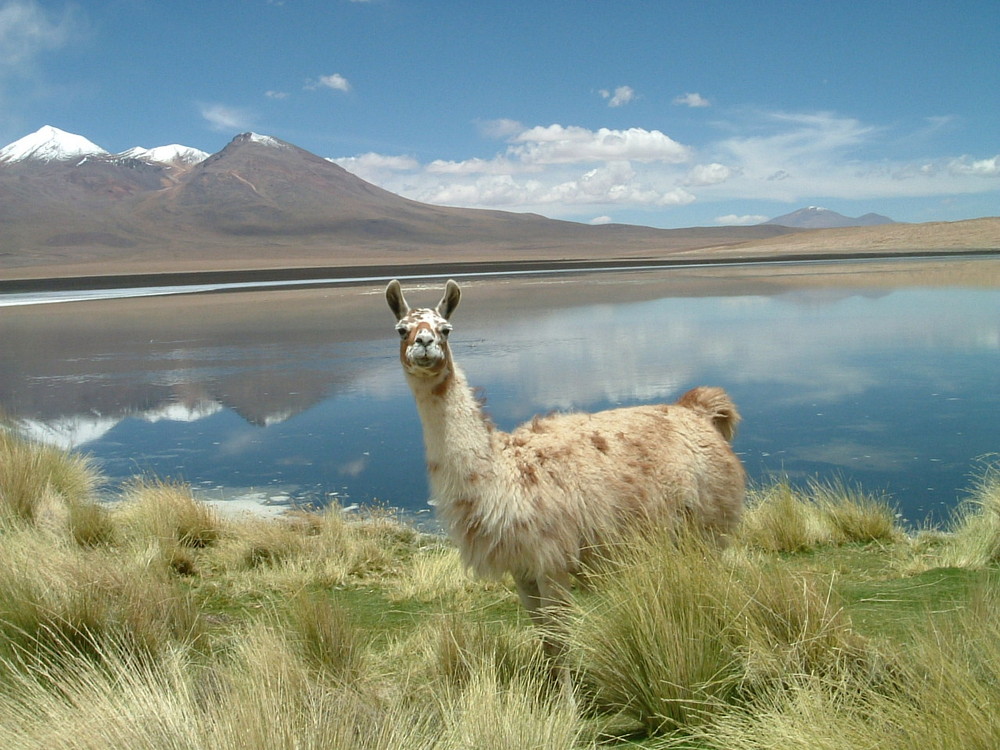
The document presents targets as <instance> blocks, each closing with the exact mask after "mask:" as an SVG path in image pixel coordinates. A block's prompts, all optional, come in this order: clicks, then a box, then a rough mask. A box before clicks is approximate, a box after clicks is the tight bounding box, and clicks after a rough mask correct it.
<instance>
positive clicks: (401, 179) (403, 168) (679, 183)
mask: <svg viewBox="0 0 1000 750" xmlns="http://www.w3.org/2000/svg"><path fill="white" fill-rule="evenodd" d="M737 114H738V119H735V120H731V121H729V122H721V123H719V124H718V127H719V128H720V130H721V132H723V133H724V137H722V138H716V139H714V140H712V139H711V138H708V139H706V140H705V141H704V142H703V143H701V144H698V145H697V146H694V145H689V144H682V143H679V142H678V141H676V140H674V139H673V138H671V137H670V136H668V135H667V134H665V133H663V132H661V131H658V130H648V129H643V128H628V129H609V128H599V129H590V128H586V127H581V126H576V125H562V124H558V123H556V124H551V125H537V126H531V127H523V126H522V125H521V124H520V123H518V122H516V121H514V120H490V121H483V122H478V123H476V127H477V129H478V130H479V131H480V132H481V133H482V134H484V135H489V136H490V137H495V138H503V139H505V140H506V146H505V147H504V148H503V150H501V151H498V152H497V153H494V154H492V155H489V154H480V155H470V156H469V158H466V159H456V160H445V159H434V160H431V161H427V162H418V161H417V160H416V159H413V158H412V157H391V156H381V155H377V154H364V155H361V156H358V157H352V158H351V159H338V160H336V161H337V163H339V164H341V165H343V166H345V167H346V168H348V169H350V170H351V171H353V172H356V173H357V174H359V175H360V176H362V177H363V178H364V179H367V180H370V181H372V182H374V183H375V184H378V185H380V186H382V187H384V188H386V189H388V190H391V191H393V192H396V193H399V194H401V195H405V196H406V197H408V198H412V199H415V200H420V201H425V202H428V203H442V204H449V205H459V206H467V207H475V208H506V209H511V210H517V211H535V212H538V213H542V214H544V215H547V216H554V217H557V216H562V217H568V218H577V219H578V220H581V221H589V220H590V219H589V218H584V217H592V216H595V215H605V214H607V215H610V214H611V213H612V207H613V208H614V211H620V210H643V209H645V210H649V211H653V210H656V209H664V208H668V207H675V206H684V205H688V204H690V203H692V202H694V201H696V200H697V201H698V202H700V203H702V204H715V205H719V206H722V205H723V204H728V205H726V206H725V208H719V209H717V213H718V214H720V216H718V218H717V219H716V222H717V223H723V224H757V223H760V222H762V221H765V220H766V219H767V218H768V217H766V216H762V215H756V214H747V213H745V212H744V211H741V210H740V205H741V204H745V203H746V202H749V201H753V202H754V203H755V204H756V203H759V201H767V200H770V201H774V202H781V203H782V204H786V205H788V204H792V205H794V204H795V203H800V204H801V205H806V204H817V203H822V202H824V201H829V200H831V199H834V198H850V199H852V200H857V199H873V198H877V199H885V198H898V197H908V196H914V197H924V196H953V195H957V194H961V193H983V192H985V191H990V190H995V189H996V187H995V186H996V181H995V180H991V179H985V178H990V177H993V178H996V177H1000V155H998V156H996V157H992V158H985V159H982V158H975V157H973V156H961V157H940V158H937V159H921V160H919V161H917V160H914V161H912V162H906V161H889V160H887V159H885V158H884V157H883V156H882V155H881V154H882V153H883V152H884V151H885V149H884V148H882V146H883V145H884V144H886V143H889V142H891V143H892V145H893V147H894V148H896V147H897V146H898V144H899V142H900V141H902V140H905V139H906V137H907V135H908V134H907V133H905V132H904V133H900V132H899V129H898V128H894V129H891V130H890V129H889V128H883V127H879V126H875V125H872V124H870V123H866V122H863V121H861V120H858V119H856V118H852V117H844V116H840V115H837V114H834V113H826V112H819V113H816V112H809V113H796V112H792V113H789V112H760V111H753V112H746V111H743V112H740V113H737ZM923 125H924V123H923V122H921V123H920V127H923ZM715 132H719V131H715ZM710 134H711V132H710ZM925 153H926V148H925V147H924V146H922V147H921V154H922V155H923V154H925ZM872 154H875V156H872ZM596 206H600V207H602V208H601V209H600V210H594V207H596ZM758 210H759V209H758ZM774 213H782V211H775V212H774ZM722 214H725V215H722ZM662 216H663V214H662V212H661V214H660V216H659V217H657V218H655V219H651V220H650V221H651V223H659V222H664V221H666V222H669V221H670V219H664V218H662Z"/></svg>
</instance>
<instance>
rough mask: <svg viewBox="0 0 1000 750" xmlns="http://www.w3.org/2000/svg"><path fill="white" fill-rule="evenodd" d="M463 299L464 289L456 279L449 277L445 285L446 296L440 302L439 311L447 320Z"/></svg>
mask: <svg viewBox="0 0 1000 750" xmlns="http://www.w3.org/2000/svg"><path fill="white" fill-rule="evenodd" d="M461 299H462V290H461V289H459V288H458V284H457V283H455V280H454V279H448V283H447V284H445V285H444V296H443V297H442V298H441V301H440V302H438V306H437V312H438V315H440V316H441V317H442V318H444V319H445V320H448V319H449V318H451V314H452V313H453V312H455V310H456V309H457V308H458V302H459V300H461Z"/></svg>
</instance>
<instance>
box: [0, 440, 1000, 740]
mask: <svg viewBox="0 0 1000 750" xmlns="http://www.w3.org/2000/svg"><path fill="white" fill-rule="evenodd" d="M100 484H101V480H100V477H99V476H98V475H97V474H96V473H95V472H94V470H93V468H92V467H91V466H89V465H88V463H87V461H86V460H85V459H82V458H80V457H79V456H75V455H72V454H66V453H63V452H61V451H57V450H53V449H50V448H46V447H43V446H38V445H35V444H32V443H29V442H26V441H24V440H22V439H20V438H18V437H17V436H16V435H13V434H12V433H10V432H4V431H0V746H2V747H12V748H13V747H16V748H28V749H31V748H50V747H60V748H95V749H96V748H102V749H103V748H110V749H111V750H114V749H115V748H150V749H152V748H157V749H158V750H159V749H161V748H166V749H171V748H184V749H185V750H200V749H201V748H213V749H219V750H226V749H227V748H265V747H266V748H269V750H270V749H272V748H313V747H315V748H320V747H323V748H341V747H344V748H347V747H350V748H397V747H398V748H403V747H405V748H417V749H420V748H434V749H435V750H447V749H450V748H468V747H476V748H518V749H520V748H596V747H617V746H622V747H624V746H628V747H635V746H639V747H648V748H665V747H692V748H735V749H736V750H741V749H743V748H747V749H750V748H754V749H755V748H771V747H782V748H786V747H787V748H798V747H801V748H806V747H809V748H854V747H894V748H896V747H898V748H904V749H905V748H910V747H918V746H919V747H920V748H921V750H934V749H936V748H941V749H942V750H944V749H950V748H959V747H963V748H964V747H996V746H997V745H998V744H1000V719H998V718H997V717H996V716H995V712H993V711H991V710H990V707H991V706H996V705H997V704H998V702H1000V645H998V644H1000V593H998V588H997V581H998V575H1000V570H998V564H997V563H998V557H1000V472H998V470H997V468H996V465H995V464H986V465H985V466H984V467H983V469H982V470H981V472H980V476H979V479H978V480H977V481H976V482H975V484H974V485H973V487H972V488H971V490H970V493H969V496H968V498H966V500H965V501H964V502H963V503H962V504H961V506H960V508H959V510H958V511H957V512H956V515H955V517H954V519H953V520H952V522H951V523H950V524H949V525H948V527H947V528H945V529H939V530H925V531H923V532H921V533H917V534H912V533H905V532H904V531H903V530H902V529H901V528H900V527H899V526H898V523H897V520H896V514H895V511H894V509H893V508H892V506H891V503H889V502H888V501H887V500H886V499H885V498H883V497H880V496H876V495H869V494H866V493H865V492H864V491H862V490H861V489H860V488H856V487H850V486H847V485H845V484H844V483H843V482H837V481H835V482H832V483H829V484H820V483H814V484H812V485H809V486H807V487H805V488H804V489H799V488H796V487H793V486H792V485H791V484H790V483H788V482H786V481H783V480H778V481H775V482H773V483H771V484H769V485H766V486H761V487H756V488H754V490H753V491H752V493H751V502H750V504H749V507H748V511H747V513H746V518H745V523H744V524H743V527H742V528H741V530H740V533H739V534H738V535H737V537H736V538H735V539H734V540H733V542H732V544H731V545H730V546H729V548H728V549H726V550H725V551H724V552H721V553H720V552H719V551H717V550H715V549H712V548H706V547H705V546H704V545H703V544H701V543H700V542H698V541H697V540H693V539H682V540H681V541H680V542H674V541H670V542H668V541H666V540H664V539H657V538H655V537H651V538H647V539H643V540H637V541H636V542H635V544H634V545H633V547H632V548H630V549H628V550H624V551H622V553H621V554H620V555H616V557H615V560H614V561H613V562H608V563H607V566H606V567H604V568H602V569H600V570H597V571H594V572H593V574H592V576H591V577H590V585H589V587H588V588H587V589H586V590H581V591H578V592H576V593H575V594H574V596H573V601H572V604H571V607H570V611H569V613H568V615H567V620H566V623H565V630H566V633H567V638H568V644H569V645H568V648H567V659H569V663H570V664H571V665H572V668H573V669H574V671H575V680H574V682H575V685H576V686H577V695H576V696H575V701H574V702H571V701H568V700H566V696H564V695H562V694H561V692H560V691H559V690H558V689H556V688H555V687H554V686H553V684H552V683H551V682H550V680H549V677H548V665H547V664H546V663H545V660H544V658H543V656H542V654H541V649H540V647H539V642H538V638H537V636H536V633H535V632H534V630H533V629H532V628H531V627H530V625H529V624H528V622H527V618H526V617H525V616H524V615H523V613H522V612H521V611H520V609H519V607H518V604H517V597H516V594H515V593H514V591H513V587H512V585H511V583H510V582H509V581H508V582H500V583H483V582H479V581H475V580H472V579H471V578H469V577H468V576H467V575H466V574H465V572H464V571H463V570H462V567H461V564H460V562H459V560H458V555H457V553H456V551H455V550H454V549H453V548H452V547H451V546H450V545H449V544H448V543H447V542H445V541H444V540H442V539H440V538H439V537H436V536H430V535H425V534H420V533H418V532H416V531H415V530H413V529H412V528H410V527H408V526H406V525H405V524H402V523H400V522H398V521H396V520H395V519H394V518H393V517H392V516H391V514H387V513H380V514H372V515H371V516H368V517H364V518H357V519H352V518H350V517H348V516H346V515H345V514H343V513H342V512H340V511H339V509H336V508H333V509H330V510H328V511H325V512H322V513H309V514H299V515H289V516H287V517H283V518H279V519H274V520H265V519H260V518H253V517H244V518H238V519H233V518H225V517H222V516H219V515H218V514H216V513H214V512H213V511H212V510H211V509H210V508H209V507H207V506H205V505H203V504H202V503H200V502H198V501H197V500H195V499H194V498H193V497H192V495H191V493H190V491H189V489H188V488H187V487H185V486H183V485H179V484H173V483H166V482H159V481H152V480H140V481H137V482H135V483H133V484H132V485H130V486H128V487H127V488H126V490H125V491H124V492H123V494H122V497H121V498H120V500H119V501H118V502H115V503H111V504H102V503H99V502H97V500H96V499H95V494H94V493H95V491H96V489H97V488H98V487H99V486H100Z"/></svg>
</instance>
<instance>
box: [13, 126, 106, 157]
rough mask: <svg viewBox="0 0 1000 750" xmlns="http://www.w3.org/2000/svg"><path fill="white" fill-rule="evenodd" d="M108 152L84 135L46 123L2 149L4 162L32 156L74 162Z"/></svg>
mask: <svg viewBox="0 0 1000 750" xmlns="http://www.w3.org/2000/svg"><path fill="white" fill-rule="evenodd" d="M107 154H108V152H107V151H105V150H104V149H103V148H101V147H100V146H98V145H97V144H96V143H92V142H91V141H89V140H87V139H86V138H84V137H83V136H82V135H75V134H74V133H67V132H66V131H65V130H60V129H59V128H54V127H52V126H51V125H45V126H43V127H41V128H39V129H38V130H36V131H35V132H34V133H30V134H29V135H26V136H24V137H23V138H19V139H18V140H16V141H14V142H13V143H11V144H9V145H7V146H4V147H3V148H2V149H0V163H4V162H6V163H14V162H21V161H28V160H31V159H35V160H39V161H72V160H74V159H79V158H82V157H87V156H105V155H107Z"/></svg>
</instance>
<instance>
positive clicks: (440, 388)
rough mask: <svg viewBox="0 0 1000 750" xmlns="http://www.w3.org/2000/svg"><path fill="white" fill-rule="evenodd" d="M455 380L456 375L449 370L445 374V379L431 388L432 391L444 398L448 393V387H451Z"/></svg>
mask: <svg viewBox="0 0 1000 750" xmlns="http://www.w3.org/2000/svg"><path fill="white" fill-rule="evenodd" d="M454 380H455V377H454V376H453V375H452V374H451V373H450V372H449V373H448V374H447V375H445V377H444V380H442V381H441V382H440V383H438V384H437V385H436V386H434V387H433V388H432V389H431V393H432V394H433V395H435V396H437V397H438V398H444V397H445V396H446V395H448V389H449V388H451V384H452V382H453V381H454Z"/></svg>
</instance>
